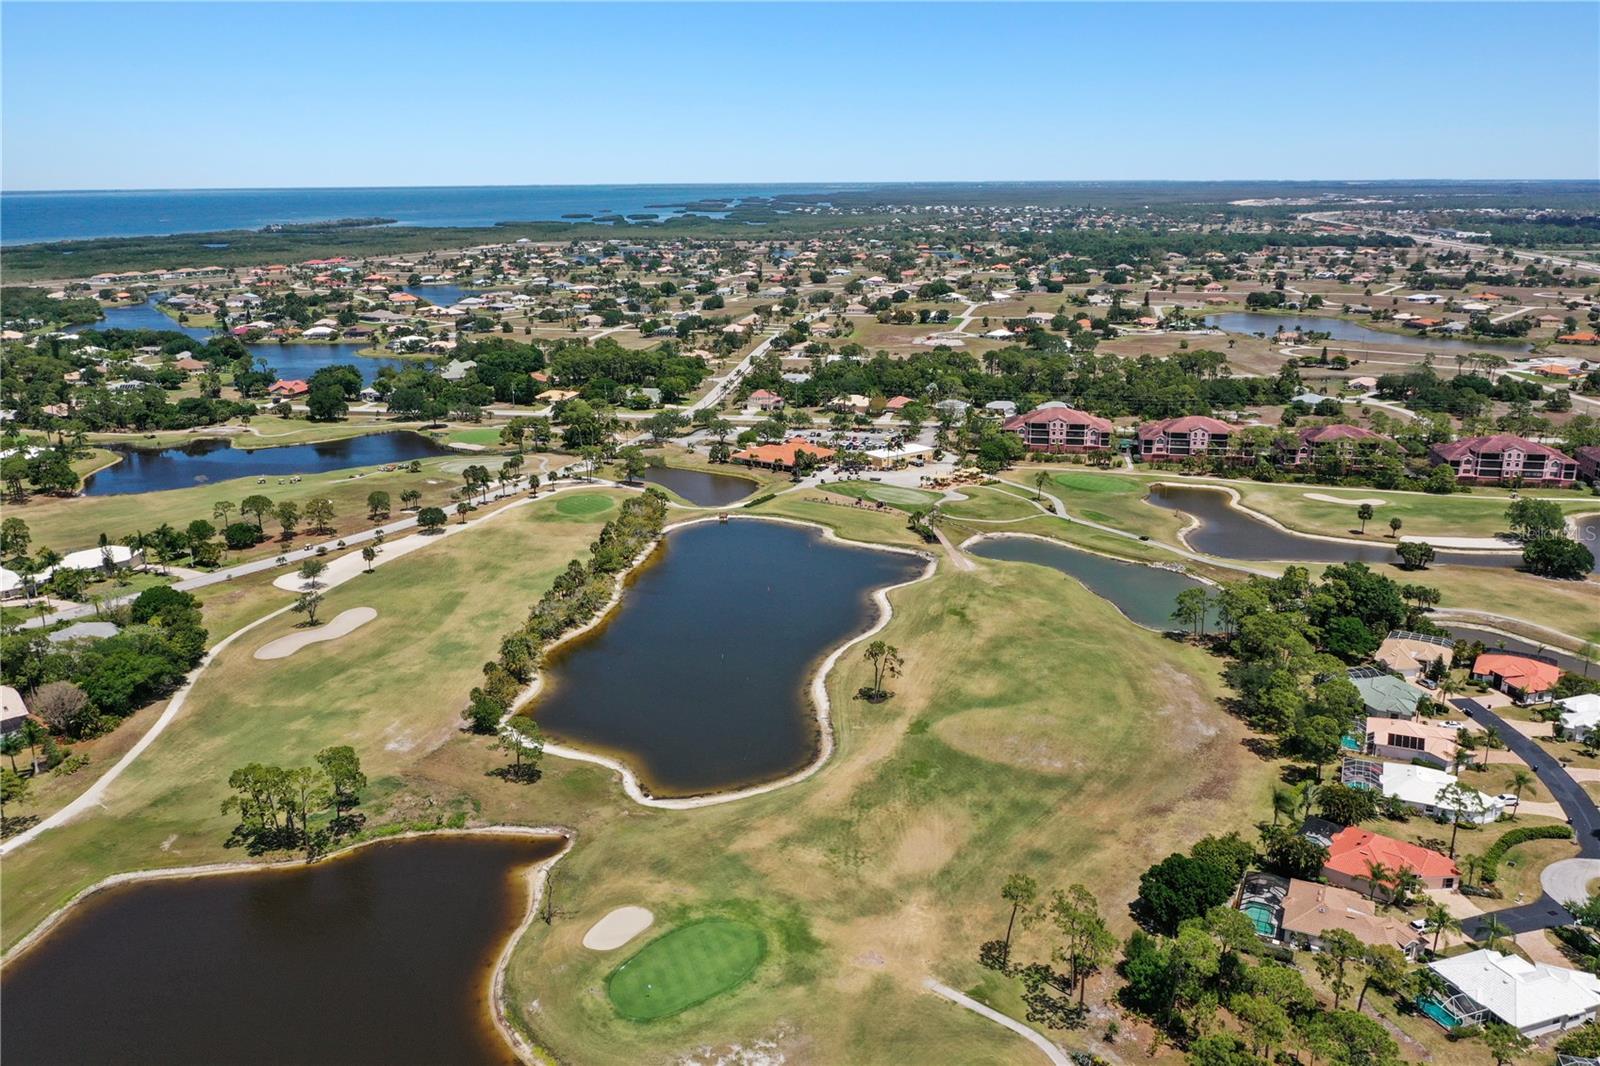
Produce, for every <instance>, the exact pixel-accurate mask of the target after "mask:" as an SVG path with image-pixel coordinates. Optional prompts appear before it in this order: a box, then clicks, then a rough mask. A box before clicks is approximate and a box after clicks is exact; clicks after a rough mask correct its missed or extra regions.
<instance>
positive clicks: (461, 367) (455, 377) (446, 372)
mask: <svg viewBox="0 0 1600 1066" xmlns="http://www.w3.org/2000/svg"><path fill="white" fill-rule="evenodd" d="M477 365H478V364H477V362H476V361H475V360H472V359H452V360H450V361H449V362H448V363H446V364H445V366H444V369H443V370H441V371H439V376H440V377H441V378H443V379H444V380H446V381H461V380H463V379H465V378H466V376H467V371H469V370H472V369H474V368H476V367H477Z"/></svg>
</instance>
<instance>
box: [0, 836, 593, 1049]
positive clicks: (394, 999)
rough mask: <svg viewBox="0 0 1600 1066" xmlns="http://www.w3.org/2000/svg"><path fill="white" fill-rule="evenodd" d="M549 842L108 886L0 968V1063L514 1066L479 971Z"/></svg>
mask: <svg viewBox="0 0 1600 1066" xmlns="http://www.w3.org/2000/svg"><path fill="white" fill-rule="evenodd" d="M561 845H562V841H561V839H560V838H557V837H533V836H512V835H505V836H498V835H495V836H491V835H483V836H453V837H452V836H440V837H424V838H420V839H413V840H397V841H391V842H387V843H382V844H373V845H369V846H367V847H363V848H359V849H357V850H356V851H354V852H352V853H350V854H349V855H348V856H343V857H338V858H335V859H332V860H329V861H326V862H323V863H320V864H318V865H315V866H294V867H290V868H280V869H271V870H255V871H248V872H241V873H238V874H220V875H214V876H205V877H193V878H187V879H183V880H154V881H143V882H133V883H129V884H124V885H118V886H116V887H113V888H109V889H106V890H104V891H102V892H98V893H96V894H95V895H93V896H91V897H89V898H88V899H87V900H86V901H85V902H83V903H82V904H80V905H78V906H76V907H74V908H73V909H72V911H71V912H70V913H68V914H67V915H66V917H65V918H63V919H62V921H61V923H60V925H59V926H57V927H56V928H55V929H54V930H52V931H51V932H50V933H48V934H47V935H46V936H45V937H44V938H43V939H42V940H41V941H40V942H39V943H38V944H36V945H35V946H33V947H32V948H29V949H27V950H26V951H24V953H23V954H22V955H21V956H20V957H18V958H17V959H16V961H15V962H12V963H10V964H8V965H7V966H6V968H5V1001H4V1008H3V1018H0V1021H3V1026H0V1055H3V1056H4V1059H5V1061H6V1063H7V1064H8V1066H9V1064H15V1066H39V1064H47V1063H89V1062H97V1063H111V1062H115V1063H127V1064H135V1063H152V1064H162V1066H180V1064H189V1063H193V1064H197V1066H199V1064H212V1063H229V1064H234V1066H244V1064H253V1063H262V1064H279V1063H291V1062H292V1063H300V1064H307V1066H309V1064H323V1063H326V1064H330V1066H331V1064H341V1066H347V1064H358V1063H373V1064H384V1066H389V1064H399V1063H416V1064H419V1066H422V1064H428V1066H431V1064H434V1063H441V1062H477V1063H511V1062H515V1061H516V1057H515V1056H514V1055H513V1053H512V1051H511V1049H510V1048H509V1047H507V1046H506V1044H505V1042H504V1040H503V1039H502V1038H501V1036H500V1034H499V1033H498V1032H497V1031H496V1029H495V1027H494V1025H493V1023H492V1021H491V1019H490V1007H491V1003H490V995H491V984H492V978H493V970H494V966H495V963H496V960H497V959H498V958H499V955H500V952H501V949H502V948H503V946H504V944H505V941H506V938H507V937H509V936H511V935H512V933H513V932H514V931H515V930H516V928H517V927H518V925H519V924H520V923H521V921H522V919H523V916H524V915H525V914H526V912H527V907H528V901H529V898H528V893H529V885H528V878H527V876H526V871H527V868H528V867H529V866H530V865H532V864H534V863H538V862H541V861H543V860H545V859H548V858H550V857H551V856H553V855H555V854H556V853H557V852H558V851H560V849H561Z"/></svg>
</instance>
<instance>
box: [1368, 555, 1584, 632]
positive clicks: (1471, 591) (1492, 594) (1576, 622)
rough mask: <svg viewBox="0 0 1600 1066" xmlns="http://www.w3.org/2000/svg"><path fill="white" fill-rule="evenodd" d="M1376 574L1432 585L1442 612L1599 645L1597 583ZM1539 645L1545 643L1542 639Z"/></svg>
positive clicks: (1466, 571)
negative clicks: (1496, 617)
mask: <svg viewBox="0 0 1600 1066" xmlns="http://www.w3.org/2000/svg"><path fill="white" fill-rule="evenodd" d="M1373 569H1374V570H1376V571H1378V572H1379V573H1381V574H1385V575H1387V576H1388V577H1391V578H1393V579H1394V580H1396V581H1398V582H1400V583H1402V584H1422V585H1431V586H1433V587H1434V588H1437V589H1438V590H1439V591H1440V592H1441V593H1443V595H1444V598H1443V600H1442V601H1441V602H1440V604H1439V605H1440V606H1441V607H1455V608H1460V609H1462V610H1477V611H1488V612H1490V613H1492V614H1502V615H1508V616H1510V617H1512V618H1522V619H1526V620H1527V621H1529V622H1536V623H1538V624H1540V625H1545V626H1553V627H1554V628H1556V629H1559V630H1561V631H1562V632H1564V633H1571V634H1572V635H1573V636H1575V637H1577V638H1579V639H1580V640H1591V641H1597V642H1600V581H1595V580H1593V579H1592V578H1591V579H1589V580H1586V581H1552V580H1550V579H1548V578H1542V577H1534V576H1533V575H1532V574H1524V573H1520V572H1518V571H1515V570H1502V569H1498V568H1490V567H1483V566H1442V567H1440V566H1436V567H1430V568H1428V569H1427V570H1425V571H1422V572H1420V573H1418V572H1415V571H1409V570H1402V569H1400V568H1399V567H1398V566H1392V565H1389V564H1384V565H1381V566H1375V567H1373ZM1537 639H1541V640H1549V639H1550V637H1549V636H1548V635H1547V634H1546V635H1544V636H1541V637H1538V638H1537Z"/></svg>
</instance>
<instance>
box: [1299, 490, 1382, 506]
mask: <svg viewBox="0 0 1600 1066" xmlns="http://www.w3.org/2000/svg"><path fill="white" fill-rule="evenodd" d="M1305 497H1306V499H1308V500H1316V501H1317V502H1318V503H1348V504H1350V505H1351V506H1352V507H1359V506H1361V505H1362V504H1364V503H1370V504H1371V505H1372V506H1374V507H1382V506H1383V505H1384V504H1386V503H1388V502H1389V501H1388V500H1380V499H1378V498H1377V497H1376V496H1364V497H1362V498H1361V499H1359V500H1347V499H1345V498H1344V497H1343V496H1329V495H1327V494H1326V493H1321V492H1308V493H1306V494H1305Z"/></svg>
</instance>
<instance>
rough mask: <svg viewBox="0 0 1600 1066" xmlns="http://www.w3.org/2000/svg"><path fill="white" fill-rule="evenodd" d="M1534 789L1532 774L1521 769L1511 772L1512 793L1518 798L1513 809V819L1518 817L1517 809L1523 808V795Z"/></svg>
mask: <svg viewBox="0 0 1600 1066" xmlns="http://www.w3.org/2000/svg"><path fill="white" fill-rule="evenodd" d="M1532 787H1533V775H1532V774H1530V773H1529V772H1528V771H1526V770H1523V769H1521V768H1518V769H1515V770H1512V771H1511V793H1512V795H1514V796H1516V797H1517V802H1516V804H1515V805H1514V806H1513V807H1512V808H1511V817H1513V818H1515V817H1516V816H1517V809H1518V808H1519V807H1521V806H1522V794H1523V793H1524V792H1525V791H1527V790H1528V789H1530V788H1532Z"/></svg>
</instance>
